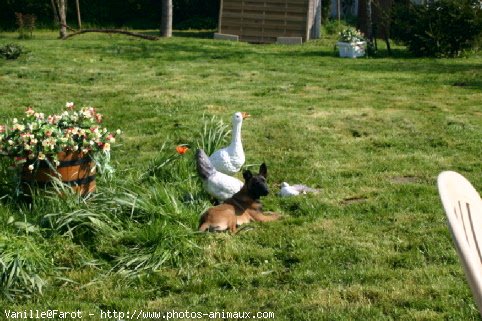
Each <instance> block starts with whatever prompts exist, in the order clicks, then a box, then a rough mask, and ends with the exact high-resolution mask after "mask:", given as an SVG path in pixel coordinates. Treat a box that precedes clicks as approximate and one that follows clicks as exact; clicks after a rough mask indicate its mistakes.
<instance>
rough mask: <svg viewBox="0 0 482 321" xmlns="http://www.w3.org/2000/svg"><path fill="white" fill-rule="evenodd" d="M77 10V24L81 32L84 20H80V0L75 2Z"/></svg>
mask: <svg viewBox="0 0 482 321" xmlns="http://www.w3.org/2000/svg"><path fill="white" fill-rule="evenodd" d="M75 8H76V9H77V23H78V25H79V30H82V20H81V19H80V4H79V0H75Z"/></svg>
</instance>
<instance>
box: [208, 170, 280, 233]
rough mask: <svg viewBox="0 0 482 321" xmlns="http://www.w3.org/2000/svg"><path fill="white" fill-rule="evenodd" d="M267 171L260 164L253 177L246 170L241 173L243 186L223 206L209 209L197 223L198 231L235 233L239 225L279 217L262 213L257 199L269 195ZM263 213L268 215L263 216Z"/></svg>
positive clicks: (275, 214)
mask: <svg viewBox="0 0 482 321" xmlns="http://www.w3.org/2000/svg"><path fill="white" fill-rule="evenodd" d="M267 176H268V169H267V167H266V164H265V163H263V164H261V166H260V168H259V174H258V175H254V176H253V174H252V173H251V172H250V171H249V170H248V171H245V172H243V177H244V186H243V188H242V189H241V190H240V191H239V192H237V193H236V194H234V195H233V196H232V197H231V198H228V199H227V200H225V201H224V203H223V204H220V205H218V206H214V207H211V208H210V209H208V210H207V211H206V212H205V213H204V214H203V215H202V216H201V220H200V222H199V231H200V232H205V231H225V230H229V231H230V232H231V233H236V231H237V227H238V226H239V225H242V224H245V223H249V222H251V221H258V222H268V221H275V220H277V219H279V218H280V215H279V214H277V213H272V212H263V210H262V205H261V202H260V201H259V198H260V197H261V196H266V195H268V193H269V190H268V184H266V177H267ZM263 213H266V214H270V215H264V214H263Z"/></svg>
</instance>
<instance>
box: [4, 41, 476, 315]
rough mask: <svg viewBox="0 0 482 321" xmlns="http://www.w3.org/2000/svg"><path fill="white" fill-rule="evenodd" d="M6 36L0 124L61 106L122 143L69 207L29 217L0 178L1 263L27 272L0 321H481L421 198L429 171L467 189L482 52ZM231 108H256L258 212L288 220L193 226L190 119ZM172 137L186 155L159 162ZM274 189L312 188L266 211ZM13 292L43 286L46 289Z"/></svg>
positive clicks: (248, 130)
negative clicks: (261, 174) (149, 314)
mask: <svg viewBox="0 0 482 321" xmlns="http://www.w3.org/2000/svg"><path fill="white" fill-rule="evenodd" d="M189 35H190V36H192V34H189ZM15 37H16V34H14V33H0V46H1V45H4V44H6V43H10V42H16V43H19V44H21V45H22V46H23V47H24V48H25V49H26V50H27V51H28V52H27V53H26V54H24V55H22V56H21V57H20V58H19V59H17V60H13V61H7V60H3V59H0V123H5V122H7V121H9V120H10V119H11V118H13V117H21V116H22V114H23V112H24V110H25V108H26V107H27V106H32V107H33V108H35V109H38V110H41V111H43V112H45V113H53V112H58V111H60V110H61V109H62V108H63V106H64V105H65V102H66V101H74V102H76V104H77V105H78V106H89V105H92V106H94V107H96V108H97V109H98V110H99V111H100V112H101V113H103V114H104V117H105V122H104V123H105V125H106V126H107V127H108V128H109V129H112V130H115V129H117V128H120V129H122V130H123V135H122V139H120V141H119V142H120V144H119V145H118V146H116V147H114V148H113V151H112V161H113V164H114V166H115V168H116V172H115V174H114V176H113V177H111V178H109V177H105V178H101V177H99V178H98V193H97V194H96V195H95V196H94V197H93V198H92V199H89V200H87V201H85V202H78V201H77V200H76V199H75V197H64V198H59V197H56V196H55V195H51V194H49V195H38V196H37V197H36V198H35V200H34V203H33V205H31V206H29V205H27V204H26V203H22V202H21V201H19V200H18V199H17V198H16V197H15V196H14V195H13V194H14V193H13V191H12V190H9V188H10V187H9V185H8V180H9V179H10V177H9V175H13V172H12V171H8V170H3V171H2V177H1V178H0V181H1V182H2V184H3V187H2V188H1V189H0V190H1V191H2V195H0V200H1V204H0V222H1V228H0V271H2V269H3V271H11V270H8V269H6V268H5V266H2V262H3V263H5V262H12V259H11V257H14V258H16V259H17V260H16V261H15V262H16V264H17V265H18V266H19V267H20V270H22V271H25V273H26V274H25V275H21V274H18V275H16V276H15V277H13V276H12V277H13V279H12V280H13V281H12V282H14V283H12V284H11V287H10V288H9V289H7V288H6V287H5V288H4V289H1V291H2V293H3V296H2V298H1V299H0V306H1V307H2V311H0V313H2V316H1V317H0V319H5V316H4V310H8V309H10V310H14V311H24V310H30V309H34V310H40V311H42V310H47V309H58V310H60V311H74V310H77V309H79V310H80V311H83V313H84V319H87V320H97V319H99V317H100V311H101V310H102V311H107V310H110V311H114V310H116V311H119V312H125V313H127V312H128V311H131V313H132V311H134V310H137V311H139V310H141V309H142V310H143V311H173V310H174V311H186V310H187V311H195V312H214V311H226V312H228V311H230V312H234V311H246V312H257V311H264V312H274V313H275V319H276V320H479V319H480V317H479V314H478V311H477V308H476V306H475V303H474V300H473V299H472V296H471V293H470V290H469V287H468V285H467V283H466V281H465V277H464V274H463V271H462V268H461V265H460V264H459V261H458V258H457V255H456V253H455V250H454V247H453V244H452V240H451V237H450V234H449V232H448V228H447V225H446V219H445V215H444V212H443V209H442V206H441V203H440V200H439V197H438V193H437V189H436V178H437V175H438V174H439V173H440V172H441V171H443V170H455V171H458V172H460V173H461V174H462V175H464V176H465V177H467V178H468V179H469V180H470V181H471V182H472V183H473V184H474V186H475V188H476V189H477V190H478V191H482V174H481V173H482V172H481V155H482V80H481V79H482V59H481V57H480V56H477V55H472V56H470V57H465V58H460V59H420V58H413V57H410V56H408V55H407V54H405V52H404V49H403V48H402V47H397V46H395V49H394V51H395V52H394V56H393V57H388V56H386V54H385V51H384V50H383V48H382V49H381V53H380V57H378V58H368V59H367V58H362V59H341V58H338V57H336V55H335V53H334V51H333V45H334V43H335V39H334V38H330V37H325V38H323V39H321V40H316V41H310V42H308V43H306V44H303V45H302V46H281V45H252V44H246V43H235V42H220V41H214V40H211V39H203V38H194V37H186V34H182V33H180V34H177V35H176V36H175V37H173V38H171V39H161V40H159V41H155V42H149V41H145V40H139V39H135V38H128V37H125V36H109V35H99V34H96V35H94V34H88V35H82V36H77V37H74V38H71V39H69V40H66V41H61V40H58V39H56V37H57V33H54V32H36V33H35V34H34V39H32V40H22V41H19V40H17V39H16V38H15ZM236 111H246V112H249V113H250V114H251V115H252V117H251V118H250V119H248V120H246V121H245V123H244V124H243V143H244V148H245V152H246V158H247V164H248V165H255V166H256V168H257V166H258V165H259V164H260V163H261V162H263V161H265V162H266V163H267V165H268V171H269V180H268V181H269V185H270V188H271V191H272V193H271V194H270V196H268V197H267V198H266V199H265V208H267V209H269V210H274V211H279V212H281V213H282V214H283V215H284V216H285V219H284V220H282V221H279V222H273V223H269V224H263V225H261V224H253V225H252V227H253V228H252V229H247V230H244V231H242V232H240V233H239V234H237V235H230V234H227V233H219V234H198V233H196V228H197V223H198V217H199V215H200V214H201V212H202V211H203V210H204V209H206V208H207V207H208V206H209V205H210V203H209V199H208V197H207V196H206V195H205V194H204V193H203V192H202V189H201V187H200V183H199V181H198V179H197V177H196V174H195V168H194V166H193V161H192V160H193V155H194V150H195V146H196V142H197V141H198V140H199V137H200V135H201V132H202V128H203V122H205V121H206V119H210V118H211V117H212V116H216V117H217V118H216V119H222V120H223V121H224V122H225V123H229V121H230V117H231V115H232V113H234V112H236ZM203 117H204V118H203ZM177 144H190V146H191V150H190V151H189V152H188V153H186V154H185V155H183V156H182V157H175V159H174V160H173V162H172V163H169V165H167V166H163V165H162V164H163V160H165V159H166V158H168V157H170V156H171V155H173V154H174V153H175V152H174V148H175V146H176V145H177ZM5 161H6V160H5V159H4V162H5ZM283 181H287V182H289V183H303V184H306V185H309V186H312V187H316V188H320V189H321V193H319V194H317V195H307V196H301V197H297V198H289V199H280V198H279V197H278V196H277V195H276V193H277V192H278V190H279V184H280V183H281V182H283ZM186 195H189V197H186ZM79 213H81V214H85V215H84V216H82V215H79ZM76 215H77V216H76ZM46 217H51V218H52V217H53V218H54V221H55V222H54V223H55V224H54V225H52V226H48V224H47V225H46V224H45V220H46ZM86 217H87V218H86ZM69 219H73V221H72V223H71V224H72V226H74V227H76V228H75V229H74V230H73V231H70V232H69V230H66V229H65V228H62V222H67V221H68V220H69ZM75 220H76V221H75ZM69 222H70V221H69ZM8 256H10V257H8ZM8 260H10V261H8ZM14 274H15V273H13V274H12V275H14ZM34 275H37V276H38V278H37V279H35V278H33V276H34ZM8 278H9V274H7V273H3V274H2V275H0V281H1V282H2V283H0V284H4V285H5V284H7V283H8V282H7V280H8ZM22 280H27V281H25V282H27V284H28V282H29V280H33V284H34V285H36V286H41V285H42V284H43V281H45V284H44V285H43V287H42V295H40V294H38V289H36V288H35V286H33V285H31V286H25V285H23V284H24V283H25V282H24V281H22ZM15 282H17V283H15ZM15 290H16V291H17V292H15ZM88 313H93V314H95V316H92V317H90V316H88V315H87V314H88ZM112 320H114V318H112Z"/></svg>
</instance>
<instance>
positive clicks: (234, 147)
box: [209, 112, 250, 176]
mask: <svg viewBox="0 0 482 321" xmlns="http://www.w3.org/2000/svg"><path fill="white" fill-rule="evenodd" d="M249 116H250V115H249V114H248V113H241V112H237V113H234V115H233V118H232V123H233V130H232V138H231V144H230V145H229V146H228V147H225V148H221V149H218V150H217V151H215V152H214V153H213V154H212V155H211V156H210V157H209V160H210V161H211V163H212V165H213V166H214V168H216V170H217V171H219V172H221V173H224V174H227V175H231V176H232V175H234V174H236V173H237V172H239V170H240V169H241V167H242V166H243V164H244V161H245V156H244V150H243V144H242V142H241V126H242V125H243V119H246V118H248V117H249Z"/></svg>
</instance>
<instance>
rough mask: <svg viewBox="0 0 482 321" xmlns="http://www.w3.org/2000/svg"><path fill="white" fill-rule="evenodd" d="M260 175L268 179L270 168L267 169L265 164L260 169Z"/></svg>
mask: <svg viewBox="0 0 482 321" xmlns="http://www.w3.org/2000/svg"><path fill="white" fill-rule="evenodd" d="M259 175H261V176H263V177H264V178H268V167H266V164H265V163H263V164H261V166H260V167H259Z"/></svg>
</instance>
